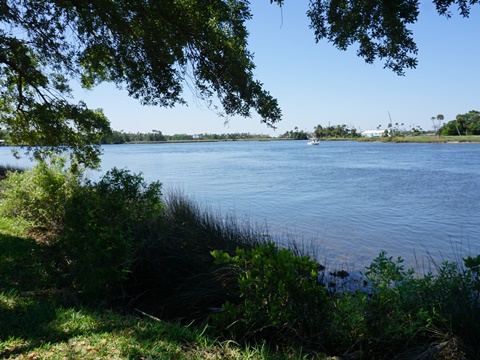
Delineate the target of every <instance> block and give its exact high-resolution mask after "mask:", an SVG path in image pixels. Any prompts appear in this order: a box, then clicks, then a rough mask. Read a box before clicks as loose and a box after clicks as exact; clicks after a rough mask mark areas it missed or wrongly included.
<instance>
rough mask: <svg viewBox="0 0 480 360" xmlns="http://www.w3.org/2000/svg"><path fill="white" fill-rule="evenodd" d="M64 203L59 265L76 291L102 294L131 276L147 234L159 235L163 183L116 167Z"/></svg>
mask: <svg viewBox="0 0 480 360" xmlns="http://www.w3.org/2000/svg"><path fill="white" fill-rule="evenodd" d="M64 209H65V216H64V228H63V231H62V233H61V235H60V236H59V238H58V241H57V242H56V244H55V251H56V253H57V254H58V255H60V256H57V259H58V261H57V265H58V266H59V268H60V269H61V272H62V273H63V274H64V276H65V278H66V279H67V280H68V282H71V284H72V285H73V288H74V289H75V290H76V291H80V292H82V293H84V294H86V295H88V297H94V298H95V297H98V296H102V297H103V296H105V295H108V294H109V293H110V291H111V290H112V287H114V286H115V285H118V284H119V283H120V282H121V281H123V280H125V279H126V278H127V277H128V274H129V272H130V271H131V269H132V266H133V263H134V262H135V261H137V256H138V253H139V251H141V249H142V248H143V246H144V245H145V242H146V239H147V238H149V237H150V236H156V233H155V232H156V229H157V228H158V227H159V226H160V225H161V222H162V219H163V204H162V200H161V186H160V183H157V182H154V183H151V184H147V183H145V181H144V180H143V178H142V176H141V175H135V174H131V173H130V172H129V171H127V170H118V169H112V170H111V171H109V172H107V173H106V174H105V175H104V176H103V178H102V179H101V180H100V181H99V182H97V183H91V182H89V181H87V182H86V184H85V185H84V186H83V187H81V188H80V189H78V191H76V192H75V193H74V194H73V196H72V197H71V199H70V201H69V202H68V203H66V204H65V208H64Z"/></svg>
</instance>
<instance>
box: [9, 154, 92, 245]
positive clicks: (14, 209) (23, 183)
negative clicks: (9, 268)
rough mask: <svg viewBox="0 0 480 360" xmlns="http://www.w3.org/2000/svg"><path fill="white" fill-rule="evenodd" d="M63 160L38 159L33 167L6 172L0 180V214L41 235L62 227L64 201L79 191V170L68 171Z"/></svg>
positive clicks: (46, 235) (80, 176) (56, 230)
mask: <svg viewBox="0 0 480 360" xmlns="http://www.w3.org/2000/svg"><path fill="white" fill-rule="evenodd" d="M65 165H66V162H65V159H62V158H60V157H56V158H53V159H52V160H51V162H50V163H47V162H40V163H38V165H36V166H35V167H34V168H33V169H30V170H25V171H23V172H9V173H8V176H7V178H6V179H4V180H2V181H1V182H0V215H1V216H4V217H6V218H11V219H13V220H16V221H19V222H26V223H27V224H28V226H27V228H28V229H29V230H30V231H32V232H36V233H42V235H43V236H44V237H52V236H55V235H57V234H58V233H59V232H60V231H61V229H62V227H63V219H64V215H65V204H66V203H68V202H69V200H70V198H71V197H72V195H73V194H74V193H75V192H76V191H78V189H79V187H80V182H81V178H82V175H83V174H82V172H81V171H77V172H71V171H69V169H67V168H66V166H65Z"/></svg>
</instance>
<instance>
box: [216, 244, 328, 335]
mask: <svg viewBox="0 0 480 360" xmlns="http://www.w3.org/2000/svg"><path fill="white" fill-rule="evenodd" d="M212 255H213V257H214V258H215V261H216V263H217V264H227V265H228V266H233V267H234V268H235V269H236V270H237V271H238V295H239V297H240V299H241V302H240V303H239V304H233V303H230V302H226V303H225V304H224V305H223V312H221V313H220V314H218V315H217V316H216V317H215V319H214V321H213V324H214V326H215V327H217V328H220V329H225V330H227V332H229V333H231V334H232V335H234V336H236V337H240V335H241V337H240V338H241V340H246V339H249V338H267V339H270V340H279V339H282V338H285V337H287V338H292V337H299V338H301V339H302V340H312V339H313V338H318V337H320V336H321V334H322V332H323V329H324V327H325V323H327V322H328V320H327V318H328V316H329V309H328V301H327V292H326V288H325V287H324V286H323V285H322V284H320V283H319V282H318V276H319V270H320V269H322V267H321V265H319V264H318V263H316V262H315V261H313V260H312V259H311V258H309V257H307V256H305V257H300V256H294V255H293V254H292V252H291V251H290V250H289V249H278V248H277V246H276V245H275V244H274V243H272V242H268V243H266V244H263V245H259V246H257V247H255V248H253V249H252V250H243V249H237V251H236V254H235V255H234V256H230V255H229V254H228V253H226V252H224V251H213V252H212Z"/></svg>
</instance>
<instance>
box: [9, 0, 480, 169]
mask: <svg viewBox="0 0 480 360" xmlns="http://www.w3.org/2000/svg"><path fill="white" fill-rule="evenodd" d="M479 1H480V0H468V1H467V0H433V2H434V4H435V6H436V7H437V10H438V12H439V14H440V15H445V16H450V15H451V13H450V8H451V7H452V6H454V5H456V6H458V9H459V12H460V14H461V15H463V16H468V15H469V11H470V8H471V6H472V5H474V4H476V3H478V2H479ZM270 2H271V3H276V4H278V5H280V6H281V5H282V4H283V0H270ZM418 8H419V2H418V1H417V0H389V1H385V0H310V7H309V11H308V12H307V15H308V17H309V18H310V20H311V28H312V29H313V31H314V34H315V40H316V41H321V40H322V39H326V40H328V41H329V42H331V43H333V44H334V46H336V47H337V48H339V49H342V50H344V49H346V48H348V47H349V46H351V45H353V44H358V55H359V56H361V57H363V58H364V59H365V60H366V61H367V62H369V63H371V62H373V61H375V60H376V59H379V60H382V61H384V62H385V67H386V68H390V69H392V70H393V71H394V72H396V73H398V74H403V72H404V70H405V69H407V68H414V67H415V66H416V64H417V60H416V58H415V55H416V53H417V47H416V44H415V42H414V40H413V34H412V31H411V30H410V29H408V26H409V25H410V24H412V23H414V22H415V21H416V20H417V17H418V13H419V9H418ZM251 17H252V14H251V11H250V3H249V1H248V0H244V1H242V0H92V1H79V0H43V1H38V0H3V1H1V2H0V93H1V96H0V127H1V128H2V130H6V131H7V132H8V133H9V134H10V141H11V142H12V143H15V144H21V145H27V146H28V149H29V150H30V151H31V152H32V154H33V155H34V156H35V157H41V156H43V155H45V153H48V152H49V151H51V150H66V149H71V151H72V155H73V156H75V157H77V158H78V159H79V160H80V161H81V162H84V163H86V164H87V165H95V164H96V163H97V162H98V154H99V148H98V145H97V144H99V142H100V139H101V137H102V136H104V135H105V134H106V133H109V132H110V131H111V129H110V125H109V121H108V119H107V118H106V117H105V116H104V114H103V113H102V111H101V110H100V109H97V110H94V109H89V108H88V106H87V105H86V104H85V103H83V102H81V101H80V102H78V103H75V102H74V100H73V96H72V90H71V88H70V84H71V82H72V81H77V82H79V83H80V84H81V85H82V86H83V87H84V88H87V89H91V88H93V87H94V86H96V85H97V84H99V83H101V82H105V81H108V82H113V83H115V84H116V85H117V86H118V87H119V88H125V89H126V90H127V92H128V94H129V95H130V96H132V97H133V98H135V99H137V100H138V101H139V102H140V103H141V104H143V105H154V106H163V107H172V106H174V105H176V104H184V103H185V100H184V97H183V95H184V94H183V93H184V90H185V88H189V89H191V90H192V91H194V93H195V95H196V96H197V97H199V98H201V99H203V100H205V101H207V102H212V101H213V99H214V98H218V99H219V102H220V104H221V106H220V108H219V109H218V112H219V113H220V114H224V115H241V116H245V117H248V116H250V114H251V111H252V110H253V111H255V112H256V113H258V114H259V115H260V117H261V119H262V121H263V122H264V123H265V124H267V125H269V126H274V125H275V124H276V123H277V122H278V121H279V120H280V119H281V110H280V108H279V106H278V103H277V100H276V99H275V98H274V97H272V96H271V95H270V93H269V92H268V91H266V90H265V89H264V88H263V84H262V83H260V82H259V81H258V80H256V79H255V78H254V75H253V70H254V68H255V66H254V62H253V55H252V54H251V52H250V51H249V50H248V42H247V40H248V32H247V29H246V25H245V23H246V21H248V20H249V19H251Z"/></svg>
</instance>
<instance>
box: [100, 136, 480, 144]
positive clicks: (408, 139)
mask: <svg viewBox="0 0 480 360" xmlns="http://www.w3.org/2000/svg"><path fill="white" fill-rule="evenodd" d="M236 141H307V140H295V139H288V138H257V139H206V140H168V141H130V142H126V143H121V144H104V145H128V144H172V143H207V142H236ZM322 141H358V142H384V143H449V144H469V143H472V144H474V143H477V144H478V143H480V136H478V135H465V136H440V137H438V138H437V137H435V136H421V135H420V136H397V137H393V138H391V137H382V138H365V137H360V138H354V139H352V138H326V139H320V142H322Z"/></svg>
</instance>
